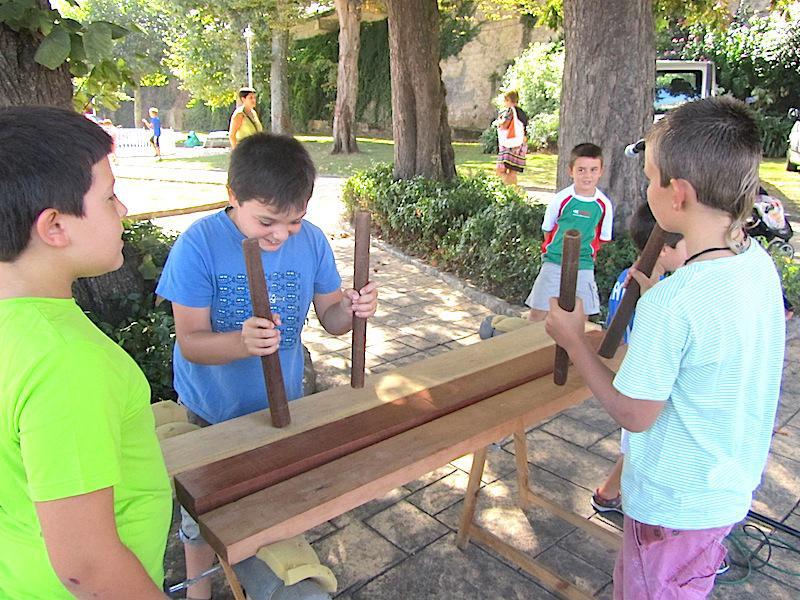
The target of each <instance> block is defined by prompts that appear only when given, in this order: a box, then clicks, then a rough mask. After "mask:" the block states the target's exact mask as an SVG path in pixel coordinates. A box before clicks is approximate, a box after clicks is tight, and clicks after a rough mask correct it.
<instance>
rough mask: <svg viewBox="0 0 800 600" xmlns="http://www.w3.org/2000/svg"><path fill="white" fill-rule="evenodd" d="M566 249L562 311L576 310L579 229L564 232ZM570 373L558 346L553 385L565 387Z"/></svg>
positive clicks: (560, 288)
mask: <svg viewBox="0 0 800 600" xmlns="http://www.w3.org/2000/svg"><path fill="white" fill-rule="evenodd" d="M563 244H564V249H563V251H562V260H561V283H560V286H559V294H558V306H559V307H561V309H562V310H566V311H568V312H572V311H573V310H575V291H576V288H577V285H578V262H579V261H580V258H581V233H580V231H578V230H577V229H569V230H568V231H566V232H564V241H563ZM568 373H569V355H568V354H567V351H566V350H564V348H562V347H561V346H556V359H555V364H554V365H553V383H555V384H556V385H564V384H565V383H566V382H567V374H568Z"/></svg>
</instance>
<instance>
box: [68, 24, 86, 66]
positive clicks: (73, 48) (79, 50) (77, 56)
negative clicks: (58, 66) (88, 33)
mask: <svg viewBox="0 0 800 600" xmlns="http://www.w3.org/2000/svg"><path fill="white" fill-rule="evenodd" d="M69 42H70V50H69V58H70V60H71V61H76V62H83V61H85V60H86V51H85V50H84V49H83V38H82V37H81V36H79V35H78V34H77V33H72V34H70V36H69ZM70 72H71V69H70Z"/></svg>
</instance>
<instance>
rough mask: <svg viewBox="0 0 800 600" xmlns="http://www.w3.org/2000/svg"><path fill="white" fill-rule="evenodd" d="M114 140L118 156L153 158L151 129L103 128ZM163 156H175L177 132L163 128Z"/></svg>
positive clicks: (160, 140)
mask: <svg viewBox="0 0 800 600" xmlns="http://www.w3.org/2000/svg"><path fill="white" fill-rule="evenodd" d="M103 129H105V130H106V131H107V132H108V133H109V134H110V135H111V137H113V138H114V142H115V144H116V148H117V156H152V154H153V148H152V146H150V137H151V136H152V135H153V132H152V131H151V130H150V129H144V128H140V129H130V128H126V127H103ZM159 142H160V146H161V154H175V132H174V131H173V130H172V129H165V128H163V127H162V128H161V137H160V138H159Z"/></svg>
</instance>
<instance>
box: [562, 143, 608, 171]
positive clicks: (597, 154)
mask: <svg viewBox="0 0 800 600" xmlns="http://www.w3.org/2000/svg"><path fill="white" fill-rule="evenodd" d="M579 158H599V159H600V163H601V164H602V162H603V149H602V148H601V147H600V146H598V145H597V144H590V143H589V142H584V143H583V144H578V145H577V146H575V147H574V148H573V149H572V152H570V153H569V166H570V167H572V166H573V165H574V164H575V161H576V160H578V159H579Z"/></svg>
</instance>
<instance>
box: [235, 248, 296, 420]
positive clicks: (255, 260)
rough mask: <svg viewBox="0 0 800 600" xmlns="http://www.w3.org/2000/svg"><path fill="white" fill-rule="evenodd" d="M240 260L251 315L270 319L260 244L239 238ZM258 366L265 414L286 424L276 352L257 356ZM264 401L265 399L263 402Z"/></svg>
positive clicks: (286, 415)
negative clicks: (266, 397) (265, 395)
mask: <svg viewBox="0 0 800 600" xmlns="http://www.w3.org/2000/svg"><path fill="white" fill-rule="evenodd" d="M242 250H243V251H244V261H245V265H246V266H247V281H248V283H249V284H250V302H251V303H252V305H253V315H254V316H256V317H260V318H262V319H269V320H270V321H273V318H272V311H271V310H270V308H269V292H268V290H267V278H266V276H265V275H264V265H263V264H261V247H260V246H259V245H258V240H257V239H246V240H242ZM261 369H262V371H263V373H264V383H265V384H266V386H267V393H268V395H269V414H270V418H271V419H272V424H273V425H274V426H275V427H286V426H287V425H288V424H289V423H290V422H291V420H292V419H291V416H290V415H289V402H288V401H287V399H286V387H285V386H284V385H283V371H281V361H280V358H278V353H277V352H275V353H273V354H270V355H268V356H262V357H261ZM265 404H266V402H265Z"/></svg>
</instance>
